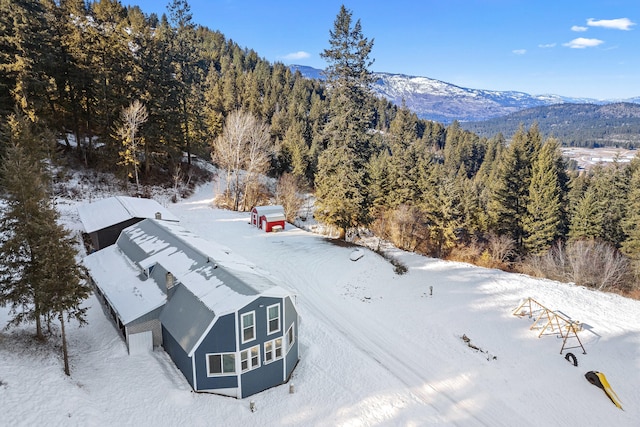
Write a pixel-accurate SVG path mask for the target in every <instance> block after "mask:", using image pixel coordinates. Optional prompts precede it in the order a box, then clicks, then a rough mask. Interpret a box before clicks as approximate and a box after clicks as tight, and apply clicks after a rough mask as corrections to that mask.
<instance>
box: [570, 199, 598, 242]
mask: <svg viewBox="0 0 640 427" xmlns="http://www.w3.org/2000/svg"><path fill="white" fill-rule="evenodd" d="M599 204H600V203H599V201H598V197H597V194H596V190H595V187H593V186H589V188H587V190H586V191H585V192H584V194H583V195H582V196H581V197H580V199H579V200H578V201H577V204H576V205H575V206H574V208H573V212H572V215H571V223H570V226H569V238H570V239H572V240H576V239H596V238H599V237H600V236H602V223H603V212H602V209H601V208H600V206H599Z"/></svg>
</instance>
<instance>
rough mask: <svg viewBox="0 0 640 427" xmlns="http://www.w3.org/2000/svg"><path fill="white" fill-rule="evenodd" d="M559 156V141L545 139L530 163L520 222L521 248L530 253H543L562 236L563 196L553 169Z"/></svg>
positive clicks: (557, 174)
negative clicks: (524, 214) (527, 197)
mask: <svg viewBox="0 0 640 427" xmlns="http://www.w3.org/2000/svg"><path fill="white" fill-rule="evenodd" d="M558 155H559V154H558V142H557V141H556V140H554V139H548V140H547V141H546V142H545V143H544V145H543V146H542V149H541V150H540V152H539V154H538V156H537V157H536V159H535V160H534V162H533V166H532V172H531V184H530V185H529V200H528V204H527V215H526V216H525V218H524V221H523V229H524V232H525V238H524V247H525V250H526V251H527V252H528V253H530V254H534V255H541V254H543V253H544V252H546V251H547V250H548V249H549V248H550V247H551V245H552V244H553V243H554V242H555V241H556V240H557V239H558V238H560V237H561V232H562V225H563V207H562V202H563V200H564V197H563V196H562V187H561V181H560V177H559V171H558V170H557V168H556V159H557V157H558Z"/></svg>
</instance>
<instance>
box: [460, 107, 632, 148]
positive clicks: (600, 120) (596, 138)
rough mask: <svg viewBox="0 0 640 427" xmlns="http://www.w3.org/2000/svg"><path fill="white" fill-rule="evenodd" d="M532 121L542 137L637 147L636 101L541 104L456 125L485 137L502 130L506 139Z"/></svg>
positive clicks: (582, 143) (571, 142) (564, 142)
mask: <svg viewBox="0 0 640 427" xmlns="http://www.w3.org/2000/svg"><path fill="white" fill-rule="evenodd" d="M534 123H537V124H538V127H539V129H540V132H541V133H542V134H543V135H544V136H545V137H548V136H553V137H555V138H557V139H558V140H559V141H560V142H561V143H562V145H564V146H574V147H576V146H577V147H590V148H594V147H605V146H615V147H621V148H637V147H640V103H631V102H616V103H611V104H571V103H564V104H554V105H545V106H541V107H533V108H527V109H524V110H520V111H517V112H515V113H511V114H509V115H507V116H502V117H495V118H492V119H488V120H483V121H477V122H460V126H461V127H462V128H463V129H466V130H469V131H471V132H473V133H475V134H477V135H480V136H486V137H487V138H490V137H492V136H494V135H496V134H498V133H502V134H503V135H504V137H505V138H506V139H510V138H511V136H512V135H513V134H514V133H515V132H516V131H517V129H518V127H519V126H520V125H522V126H524V127H525V129H526V128H529V127H530V126H531V125H533V124H534Z"/></svg>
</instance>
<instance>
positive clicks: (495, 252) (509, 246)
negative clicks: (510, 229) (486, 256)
mask: <svg viewBox="0 0 640 427" xmlns="http://www.w3.org/2000/svg"><path fill="white" fill-rule="evenodd" d="M515 247H516V244H515V241H514V240H513V239H512V238H511V237H509V236H506V235H495V234H491V235H489V253H490V254H491V259H492V260H493V261H494V262H497V263H504V262H507V261H508V260H509V258H511V257H512V256H513V255H514V254H515Z"/></svg>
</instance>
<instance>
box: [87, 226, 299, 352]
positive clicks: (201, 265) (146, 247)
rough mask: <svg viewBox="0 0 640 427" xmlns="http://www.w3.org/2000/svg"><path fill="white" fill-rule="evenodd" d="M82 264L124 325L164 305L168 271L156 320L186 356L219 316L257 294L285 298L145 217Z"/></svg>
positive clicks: (189, 237) (222, 254)
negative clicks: (169, 290) (169, 289)
mask: <svg viewBox="0 0 640 427" xmlns="http://www.w3.org/2000/svg"><path fill="white" fill-rule="evenodd" d="M103 252H104V254H103ZM85 265H86V266H87V268H89V271H90V272H91V275H92V277H94V280H95V281H96V283H97V284H98V286H99V287H100V289H101V290H102V291H103V293H104V294H105V296H106V297H107V299H108V300H109V301H110V303H111V304H113V306H114V308H115V309H116V311H118V313H119V314H120V315H121V319H122V321H123V322H125V323H127V322H128V321H131V320H134V319H135V318H137V317H140V315H141V314H146V313H148V312H150V311H151V310H154V309H155V308H157V307H159V306H160V305H163V304H164V302H165V301H166V297H165V294H164V290H165V289H166V275H165V274H164V273H165V272H170V273H171V274H172V275H173V276H174V278H175V284H176V290H175V291H174V293H173V295H172V297H171V298H170V301H169V303H168V304H167V305H166V307H165V308H164V309H163V312H162V314H161V317H160V319H161V321H162V324H163V325H164V326H165V327H166V328H167V329H168V330H169V331H170V332H171V333H172V335H173V336H174V337H175V338H176V339H177V340H178V342H179V343H180V345H181V346H183V348H184V349H185V351H187V352H190V351H191V350H192V349H193V348H194V346H195V345H196V344H197V342H198V340H199V339H200V338H201V336H202V334H204V333H205V332H206V330H207V329H208V328H209V327H210V325H211V324H212V322H214V321H215V320H216V319H217V318H219V317H220V316H222V315H224V314H229V313H233V312H235V311H236V310H238V309H239V308H242V307H244V306H245V305H247V304H249V303H250V302H251V301H253V300H255V299H256V298H258V297H260V296H272V297H285V296H288V295H290V294H289V293H288V292H287V291H286V290H284V289H283V288H281V287H279V286H276V285H275V284H274V283H273V282H271V281H270V280H269V279H268V278H266V277H265V276H263V275H261V274H259V273H258V272H256V271H255V270H254V268H253V267H251V266H250V264H248V263H247V262H246V261H242V260H239V259H238V257H237V256H230V253H229V252H228V251H227V250H225V249H224V248H222V247H220V246H218V245H216V244H214V243H212V242H209V241H206V240H204V239H202V238H200V237H198V236H196V235H195V234H193V233H192V232H190V231H188V230H187V229H185V228H184V227H182V226H181V225H179V224H177V223H174V222H166V221H157V220H152V219H145V220H143V221H141V222H139V223H137V224H134V225H132V226H130V227H127V228H125V229H124V230H123V231H122V233H121V234H120V237H119V238H118V241H117V242H116V244H115V245H112V246H109V247H108V248H106V249H105V250H102V251H98V252H95V253H93V254H91V255H90V256H88V257H86V258H85ZM158 266H160V268H158ZM145 271H146V272H147V274H148V278H147V275H146V274H145ZM158 272H160V273H158ZM152 289H153V290H152ZM156 291H157V292H156ZM141 300H143V302H142V303H141ZM145 310H146V311H145ZM185 313H189V315H188V316H185Z"/></svg>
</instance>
